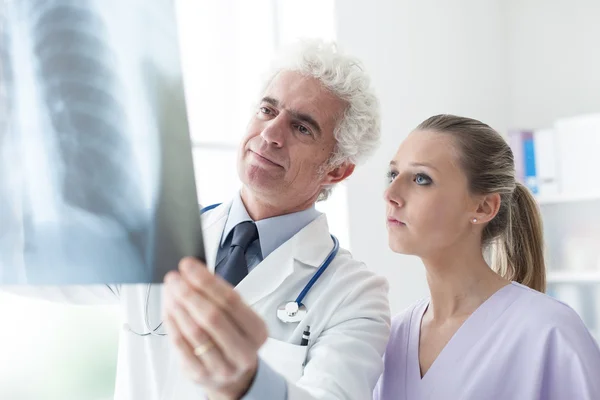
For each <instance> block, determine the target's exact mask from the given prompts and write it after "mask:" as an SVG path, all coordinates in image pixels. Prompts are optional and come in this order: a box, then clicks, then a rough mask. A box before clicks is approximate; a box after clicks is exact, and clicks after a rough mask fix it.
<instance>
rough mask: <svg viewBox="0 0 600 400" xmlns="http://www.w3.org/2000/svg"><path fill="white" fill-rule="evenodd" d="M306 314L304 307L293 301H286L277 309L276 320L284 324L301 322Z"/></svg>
mask: <svg viewBox="0 0 600 400" xmlns="http://www.w3.org/2000/svg"><path fill="white" fill-rule="evenodd" d="M307 313H308V310H307V309H306V306H305V305H304V304H302V303H301V304H298V303H296V302H295V301H288V302H285V303H283V304H281V305H280V306H279V307H277V318H279V320H280V321H281V322H285V323H286V324H291V323H294V322H300V321H302V320H303V319H304V317H306V314H307Z"/></svg>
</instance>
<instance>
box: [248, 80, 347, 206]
mask: <svg viewBox="0 0 600 400" xmlns="http://www.w3.org/2000/svg"><path fill="white" fill-rule="evenodd" d="M345 107H346V103H345V102H343V101H341V100H340V99H338V98H337V97H335V95H333V94H332V93H330V92H329V91H328V90H326V89H325V88H324V87H323V86H322V85H321V83H320V82H319V81H318V80H316V79H314V78H312V77H305V76H302V75H300V74H299V73H296V72H290V71H283V72H281V73H279V74H278V75H277V76H276V77H275V78H274V79H273V81H272V82H271V84H270V85H269V86H268V87H267V89H266V90H265V93H264V94H263V98H262V99H261V101H260V104H259V105H258V109H257V110H256V113H255V115H254V116H253V117H252V120H251V121H250V123H249V125H248V130H247V133H246V136H245V138H244V140H243V141H242V144H241V147H240V152H239V155H238V157H239V158H238V173H239V175H240V179H241V180H242V182H243V183H244V186H245V187H246V189H248V190H250V191H251V192H252V194H253V195H254V196H260V197H263V198H266V199H268V201H270V202H272V203H273V204H278V203H281V202H291V203H294V204H299V203H302V202H306V201H308V200H309V199H312V198H313V197H316V195H317V194H318V193H319V192H320V191H321V189H322V187H323V185H328V184H331V183H335V180H336V179H338V180H339V174H340V171H335V170H334V171H331V170H325V171H324V172H323V169H322V166H323V165H324V164H325V163H326V162H327V161H328V159H329V157H330V156H331V153H332V152H333V150H334V147H335V138H334V136H333V131H334V128H335V126H336V124H337V122H338V121H339V119H340V118H341V117H342V116H343V113H344V110H345ZM351 168H353V166H351ZM350 172H351V171H350ZM342 173H343V171H342ZM348 175H349V174H348Z"/></svg>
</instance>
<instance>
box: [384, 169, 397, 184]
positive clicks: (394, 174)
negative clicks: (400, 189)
mask: <svg viewBox="0 0 600 400" xmlns="http://www.w3.org/2000/svg"><path fill="white" fill-rule="evenodd" d="M397 176H398V173H397V172H394V171H388V172H387V174H386V177H387V180H388V182H389V183H392V181H393V180H394V179H396V177H397Z"/></svg>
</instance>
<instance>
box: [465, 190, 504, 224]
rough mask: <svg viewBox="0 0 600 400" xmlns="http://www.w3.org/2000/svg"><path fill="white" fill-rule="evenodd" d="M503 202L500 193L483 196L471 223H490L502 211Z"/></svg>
mask: <svg viewBox="0 0 600 400" xmlns="http://www.w3.org/2000/svg"><path fill="white" fill-rule="evenodd" d="M501 202H502V200H501V198H500V194H498V193H492V194H488V195H485V196H482V197H481V198H480V200H479V203H478V205H477V210H476V211H475V212H474V213H473V215H472V217H471V222H472V223H474V224H478V223H488V222H490V221H491V220H492V219H494V217H495V216H496V215H497V214H498V211H500V204H501Z"/></svg>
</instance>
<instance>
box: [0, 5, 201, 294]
mask: <svg viewBox="0 0 600 400" xmlns="http://www.w3.org/2000/svg"><path fill="white" fill-rule="evenodd" d="M8 4H9V6H10V9H9V12H8V16H9V20H10V21H12V23H11V24H10V25H9V27H10V29H9V42H10V46H9V47H8V48H9V49H10V50H9V57H8V60H9V61H10V62H11V64H12V71H13V72H14V73H13V79H12V82H13V83H14V85H13V88H12V95H9V97H10V98H12V101H11V103H12V107H13V109H12V111H11V114H12V116H13V118H11V119H12V120H13V121H12V122H11V121H9V125H11V124H12V125H14V127H13V129H12V130H11V129H9V130H8V131H7V132H8V134H7V135H4V136H5V137H4V138H3V137H2V136H0V140H1V141H4V142H5V143H9V144H10V146H9V148H11V149H12V150H11V154H10V155H9V156H6V154H5V155H4V156H3V159H2V161H3V162H5V163H6V160H11V162H12V164H11V165H10V168H11V169H12V170H13V172H12V173H11V174H10V175H11V176H19V178H20V179H19V182H14V179H13V181H12V182H9V181H8V180H7V179H4V181H0V193H1V192H2V191H3V190H4V191H7V193H8V194H9V196H8V197H7V198H9V199H10V200H9V201H8V202H9V203H10V205H11V207H12V208H10V207H9V208H10V209H11V210H12V211H11V212H9V213H6V212H5V213H4V214H5V216H9V217H11V218H12V221H11V222H10V223H9V225H10V224H12V228H11V232H10V234H9V239H11V240H12V242H11V240H8V241H7V240H5V241H4V243H2V241H1V239H0V250H1V249H2V246H3V245H6V243H8V246H13V247H14V248H15V251H14V252H13V255H12V256H11V257H8V258H7V257H4V256H5V254H2V255H0V283H2V282H3V277H2V271H7V270H14V269H16V268H10V267H18V266H19V262H21V263H22V264H23V265H22V266H23V268H22V270H23V271H25V272H24V273H22V272H21V273H17V274H16V275H17V278H16V279H17V280H18V281H26V282H28V283H37V282H40V283H46V284H48V283H49V284H52V283H65V282H67V283H68V282H71V283H73V282H75V283H88V282H89V283H99V282H121V283H127V282H150V281H152V282H159V281H161V280H162V277H163V276H164V273H165V272H166V271H165V268H166V269H167V270H168V269H172V268H175V267H176V263H177V261H178V259H179V258H178V257H181V256H183V255H190V254H195V255H197V256H200V257H201V258H202V257H203V252H202V243H201V240H202V239H201V230H200V226H199V221H197V220H194V218H190V215H193V214H197V211H198V210H197V201H196V196H195V186H194V180H193V172H192V161H191V150H190V149H189V146H190V143H189V135H188V131H187V116H186V113H185V102H184V96H183V86H182V82H181V70H180V66H179V61H178V60H179V55H178V49H177V38H176V28H175V21H174V13H173V4H172V2H171V0H155V1H153V2H146V1H143V0H127V1H117V0H19V1H15V2H9V3H8ZM150 21H152V22H153V23H152V22H150ZM148 26H152V29H151V30H148V29H147V27H148ZM0 176H1V173H0ZM4 178H5V177H4ZM7 182H8V183H7ZM0 215H2V211H0ZM19 231H20V234H18V232H19ZM0 232H2V231H0ZM19 246H20V248H19ZM19 254H21V255H22V257H21V258H22V260H20V259H19ZM10 263H12V265H9V268H6V267H7V264H10ZM157 267H158V268H157ZM157 269H161V270H160V271H157ZM65 277H67V278H65ZM10 279H11V278H10V277H8V280H10ZM14 279H15V278H14V277H13V280H14ZM4 281H7V279H4Z"/></svg>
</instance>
